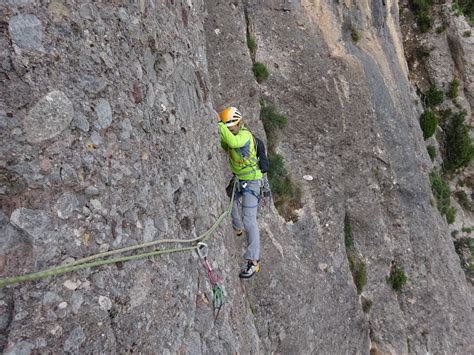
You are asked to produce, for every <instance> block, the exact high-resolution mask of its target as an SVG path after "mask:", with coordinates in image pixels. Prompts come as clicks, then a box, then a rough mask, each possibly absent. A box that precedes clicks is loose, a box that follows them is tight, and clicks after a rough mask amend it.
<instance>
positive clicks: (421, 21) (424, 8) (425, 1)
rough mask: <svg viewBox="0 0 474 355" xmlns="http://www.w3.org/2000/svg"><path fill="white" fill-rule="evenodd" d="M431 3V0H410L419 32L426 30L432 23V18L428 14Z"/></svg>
mask: <svg viewBox="0 0 474 355" xmlns="http://www.w3.org/2000/svg"><path fill="white" fill-rule="evenodd" d="M432 5H433V3H432V1H431V0H410V7H411V8H412V10H413V13H414V14H415V17H416V23H417V25H418V28H419V30H420V32H423V33H425V32H428V31H429V30H430V28H431V26H432V24H433V20H432V18H431V17H430V15H429V13H430V10H431V6H432Z"/></svg>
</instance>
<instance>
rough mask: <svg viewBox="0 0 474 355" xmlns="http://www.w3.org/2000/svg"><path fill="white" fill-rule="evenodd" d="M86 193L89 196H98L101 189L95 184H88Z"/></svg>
mask: <svg viewBox="0 0 474 355" xmlns="http://www.w3.org/2000/svg"><path fill="white" fill-rule="evenodd" d="M84 193H85V194H86V195H87V196H97V195H98V194H99V189H98V188H97V187H95V186H92V185H91V186H87V187H86V188H85V189H84Z"/></svg>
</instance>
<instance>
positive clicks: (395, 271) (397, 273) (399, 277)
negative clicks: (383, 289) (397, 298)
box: [387, 266, 407, 292]
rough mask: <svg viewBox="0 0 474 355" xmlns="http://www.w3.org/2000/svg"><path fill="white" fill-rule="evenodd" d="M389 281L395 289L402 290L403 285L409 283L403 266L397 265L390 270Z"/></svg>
mask: <svg viewBox="0 0 474 355" xmlns="http://www.w3.org/2000/svg"><path fill="white" fill-rule="evenodd" d="M387 282H388V283H389V284H390V285H392V288H393V289H394V290H395V291H397V292H400V291H401V290H402V287H403V286H404V285H405V284H406V283H407V277H406V275H405V272H404V271H403V269H402V268H400V267H398V266H395V267H394V268H392V270H390V276H389V278H388V279H387Z"/></svg>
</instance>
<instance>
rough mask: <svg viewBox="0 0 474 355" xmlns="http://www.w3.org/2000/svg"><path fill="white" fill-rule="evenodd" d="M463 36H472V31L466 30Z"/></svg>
mask: <svg viewBox="0 0 474 355" xmlns="http://www.w3.org/2000/svg"><path fill="white" fill-rule="evenodd" d="M462 36H463V37H466V38H467V37H471V31H464V32H463V34H462Z"/></svg>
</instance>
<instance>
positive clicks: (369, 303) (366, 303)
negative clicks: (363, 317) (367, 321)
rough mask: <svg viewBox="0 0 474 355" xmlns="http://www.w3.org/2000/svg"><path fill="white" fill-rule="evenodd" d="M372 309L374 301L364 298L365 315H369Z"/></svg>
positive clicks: (363, 308)
mask: <svg viewBox="0 0 474 355" xmlns="http://www.w3.org/2000/svg"><path fill="white" fill-rule="evenodd" d="M371 308H372V301H371V300H369V299H366V298H364V297H362V310H363V311H364V313H369V311H370V309H371Z"/></svg>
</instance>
